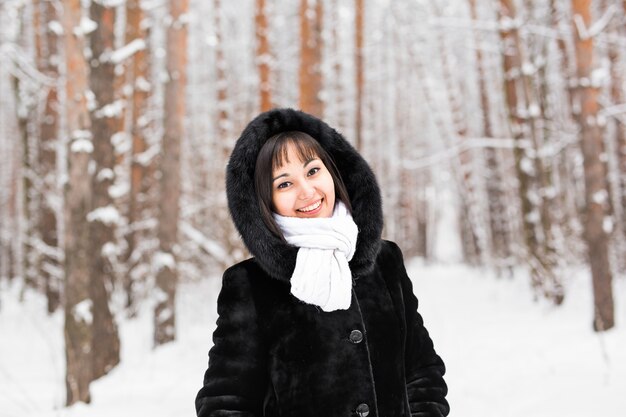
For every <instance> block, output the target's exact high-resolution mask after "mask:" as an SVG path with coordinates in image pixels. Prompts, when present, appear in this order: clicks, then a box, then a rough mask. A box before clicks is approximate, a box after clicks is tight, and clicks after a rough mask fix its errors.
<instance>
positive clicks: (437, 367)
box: [392, 243, 450, 417]
mask: <svg viewBox="0 0 626 417" xmlns="http://www.w3.org/2000/svg"><path fill="white" fill-rule="evenodd" d="M392 246H393V247H394V252H395V253H396V256H397V259H396V262H398V265H399V268H400V281H401V285H402V294H403V297H404V308H405V310H404V314H405V319H406V327H407V330H406V344H405V372H406V390H407V395H408V399H409V407H410V409H411V416H412V417H418V416H419V417H441V416H447V415H448V413H449V412H450V407H449V405H448V402H447V401H446V394H447V393H448V387H447V385H446V383H445V381H444V379H443V375H444V374H445V372H446V368H445V365H444V363H443V361H442V360H441V358H440V357H439V355H437V353H436V352H435V349H434V347H433V342H432V340H431V338H430V336H429V335H428V331H427V330H426V328H425V327H424V321H423V320H422V316H421V315H420V314H419V313H418V311H417V305H418V302H417V298H416V297H415V294H414V293H413V284H412V283H411V280H410V278H409V276H408V275H407V272H406V268H405V267H404V260H403V257H402V252H401V251H400V248H399V247H398V246H397V245H396V244H395V243H392Z"/></svg>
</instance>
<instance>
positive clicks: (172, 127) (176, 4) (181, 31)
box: [154, 0, 189, 345]
mask: <svg viewBox="0 0 626 417" xmlns="http://www.w3.org/2000/svg"><path fill="white" fill-rule="evenodd" d="M188 5H189V3H188V0H170V2H169V7H170V15H171V17H172V23H171V25H170V26H169V27H168V29H167V56H168V60H167V72H168V75H169V77H168V80H167V83H166V85H165V120H164V123H165V133H164V135H163V145H162V146H163V148H162V154H161V179H160V183H161V187H160V188H161V204H160V205H159V207H160V211H159V230H158V237H159V254H158V257H159V258H158V259H157V262H156V263H157V266H158V272H157V276H156V284H157V288H158V294H159V296H158V297H157V304H156V307H155V310H154V343H155V345H161V344H164V343H167V342H170V341H172V340H174V339H175V338H176V324H175V323H176V321H175V318H176V316H175V301H176V284H177V281H178V267H177V265H176V253H175V246H176V245H177V243H178V220H179V201H180V186H181V184H180V143H181V141H182V140H183V139H184V137H185V136H184V135H185V129H184V121H185V87H186V84H187V82H186V79H187V77H186V68H187V25H186V23H185V19H186V13H187V11H188V7H189V6H188Z"/></svg>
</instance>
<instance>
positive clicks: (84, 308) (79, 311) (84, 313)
mask: <svg viewBox="0 0 626 417" xmlns="http://www.w3.org/2000/svg"><path fill="white" fill-rule="evenodd" d="M92 307H93V303H92V301H91V300H90V299H85V300H83V301H81V302H80V303H78V304H76V305H75V306H74V311H73V314H74V320H75V321H76V322H81V321H82V322H84V323H87V324H91V323H92V322H93V315H92V313H91V309H92Z"/></svg>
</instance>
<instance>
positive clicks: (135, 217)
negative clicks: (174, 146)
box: [124, 0, 154, 317]
mask: <svg viewBox="0 0 626 417" xmlns="http://www.w3.org/2000/svg"><path fill="white" fill-rule="evenodd" d="M144 18H145V15H144V13H143V10H142V9H141V6H140V0H127V2H126V39H125V43H126V45H129V44H131V43H132V42H140V41H146V40H147V39H148V38H149V34H148V31H147V30H146V29H145V28H144V27H142V21H143V20H144ZM126 71H127V72H126V85H129V86H130V87H131V91H132V93H131V96H130V106H129V107H130V117H129V119H128V120H129V124H130V126H129V130H130V134H131V151H130V154H131V155H130V190H129V195H128V224H129V228H128V233H127V234H126V243H127V249H126V255H125V263H126V267H127V272H126V274H125V275H124V291H125V294H126V310H127V312H128V314H129V316H131V317H133V316H135V314H136V308H137V306H136V301H137V300H136V296H137V295H136V294H135V292H136V290H135V285H136V284H137V283H140V282H145V280H146V278H147V277H146V276H145V275H146V272H145V271H147V270H148V269H149V268H147V267H146V264H148V263H149V259H148V258H149V257H150V255H149V254H147V253H146V249H145V245H141V244H140V242H141V241H142V240H144V241H145V239H148V238H149V236H148V235H147V233H146V232H145V230H144V229H145V228H142V227H140V224H141V222H142V221H143V220H145V217H146V209H147V207H148V206H149V204H150V203H149V201H150V199H149V188H150V186H152V185H154V184H153V178H152V175H151V174H152V173H153V171H154V162H153V159H154V158H153V159H152V160H146V158H145V153H146V152H147V151H148V144H147V141H146V130H147V127H148V124H149V122H150V121H149V119H148V113H147V107H148V97H149V94H150V91H151V88H152V86H151V83H150V81H149V80H150V75H149V68H148V52H147V48H145V47H144V48H140V50H138V51H137V52H135V53H134V54H133V56H132V57H130V63H129V64H128V66H127V70H126Z"/></svg>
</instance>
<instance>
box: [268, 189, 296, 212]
mask: <svg viewBox="0 0 626 417" xmlns="http://www.w3.org/2000/svg"><path fill="white" fill-rule="evenodd" d="M272 203H273V204H274V210H275V211H276V213H278V214H280V215H281V216H284V215H286V214H288V213H289V212H290V211H289V209H290V208H292V207H293V202H292V199H291V198H290V196H289V193H276V192H274V193H272Z"/></svg>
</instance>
